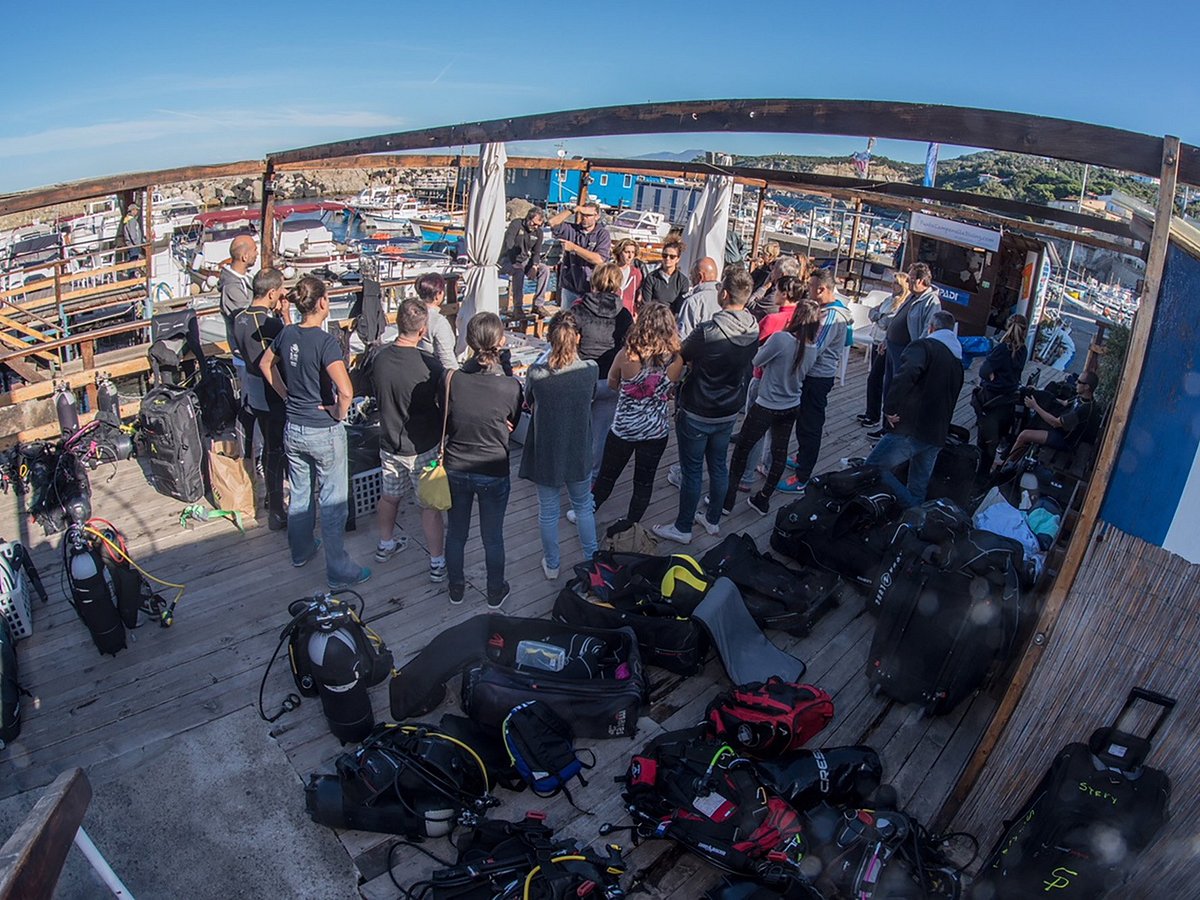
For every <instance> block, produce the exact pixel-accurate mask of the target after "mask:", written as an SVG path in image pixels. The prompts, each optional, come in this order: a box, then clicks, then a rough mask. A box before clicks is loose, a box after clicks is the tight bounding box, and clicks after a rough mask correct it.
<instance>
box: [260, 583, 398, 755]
mask: <svg viewBox="0 0 1200 900" xmlns="http://www.w3.org/2000/svg"><path fill="white" fill-rule="evenodd" d="M338 593H339V594H349V595H351V596H353V597H356V598H357V599H358V601H359V605H358V608H357V609H356V608H355V607H354V605H353V604H352V603H350V602H347V601H345V600H342V599H340V598H339V597H338V596H335V595H334V594H318V595H317V596H315V597H312V598H311V599H304V600H296V601H294V602H292V603H291V604H289V605H288V612H289V613H290V614H291V616H292V620H291V621H290V622H289V623H288V624H287V625H286V626H285V627H284V629H283V632H282V633H281V634H280V636H279V646H278V647H276V649H275V655H274V656H272V657H271V662H269V663H267V669H266V671H265V672H264V673H263V680H262V684H261V685H260V686H259V715H261V716H262V718H263V719H264V720H266V721H268V722H273V721H275V719H278V718H279V716H280V715H282V714H283V713H285V712H288V711H290V710H292V709H295V708H296V706H298V705H299V704H300V697H298V696H296V695H290V696H289V697H288V698H287V699H286V700H285V701H284V703H283V708H282V710H281V711H280V712H279V713H277V714H276V715H275V716H274V717H273V718H272V717H268V716H267V714H266V711H265V710H264V709H263V705H262V695H263V690H264V689H265V686H266V683H267V676H268V675H269V674H270V672H271V666H272V665H273V664H274V662H275V659H276V657H277V656H278V655H279V651H280V650H281V649H282V647H283V644H284V642H287V644H288V661H289V662H290V664H291V669H292V678H293V680H294V681H295V683H296V690H298V691H299V692H300V694H301V695H302V696H305V697H320V698H321V708H322V709H323V710H324V712H325V719H326V720H327V721H328V723H329V730H330V731H331V732H332V733H333V736H334V737H336V738H337V739H338V740H339V741H341V742H342V743H343V744H348V743H357V742H359V741H362V740H364V739H365V738H366V737H367V735H368V734H370V732H371V729H372V728H374V726H375V715H374V712H373V711H372V708H371V698H370V696H369V695H368V693H367V689H368V688H370V687H372V686H374V685H376V684H379V683H380V682H381V681H383V680H384V679H385V678H387V676H388V674H389V673H390V672H391V670H392V654H391V651H389V650H388V649H387V647H386V646H385V645H384V643H383V641H382V640H381V639H380V638H379V636H378V635H377V634H375V632H373V631H371V629H369V628H367V626H366V625H364V624H363V622H362V619H361V618H360V614H361V611H362V608H363V602H362V597H361V596H360V595H359V594H357V593H355V592H354V591H339V592H338Z"/></svg>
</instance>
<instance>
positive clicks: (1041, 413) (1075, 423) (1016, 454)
mask: <svg viewBox="0 0 1200 900" xmlns="http://www.w3.org/2000/svg"><path fill="white" fill-rule="evenodd" d="M1099 381H1100V379H1099V378H1097V377H1096V373H1095V372H1084V373H1083V374H1082V375H1080V376H1079V380H1078V381H1076V382H1075V399H1074V400H1072V401H1071V402H1070V403H1069V404H1068V405H1067V408H1066V409H1065V410H1063V411H1062V412H1061V413H1060V414H1059V415H1057V416H1056V415H1054V414H1053V413H1051V412H1049V411H1048V410H1046V409H1045V408H1044V407H1043V406H1042V405H1041V404H1040V403H1038V401H1037V398H1036V397H1026V398H1025V408H1026V409H1032V410H1033V411H1034V412H1035V413H1037V414H1038V418H1040V419H1041V420H1042V421H1043V422H1045V423H1046V424H1047V425H1048V426H1049V428H1026V429H1025V430H1024V431H1022V432H1021V433H1020V434H1018V435H1017V440H1016V441H1015V442H1014V443H1013V448H1012V452H1010V453H1009V454H1008V460H1007V462H1015V461H1016V460H1018V459H1020V458H1021V454H1023V453H1024V452H1025V448H1026V447H1028V446H1029V445H1030V444H1046V445H1048V446H1050V447H1053V448H1054V449H1056V450H1070V449H1071V448H1072V447H1073V446H1074V445H1075V444H1076V443H1077V441H1076V440H1074V438H1075V437H1076V436H1077V435H1078V434H1079V432H1080V431H1081V430H1082V429H1083V428H1084V427H1085V426H1086V425H1087V423H1088V422H1090V421H1091V419H1092V415H1093V413H1094V412H1095V409H1096V400H1095V398H1096V385H1097V384H1098V383H1099Z"/></svg>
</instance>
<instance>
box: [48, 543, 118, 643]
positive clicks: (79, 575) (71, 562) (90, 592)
mask: <svg viewBox="0 0 1200 900" xmlns="http://www.w3.org/2000/svg"><path fill="white" fill-rule="evenodd" d="M63 567H64V568H65V569H66V571H67V582H68V584H69V585H70V589H71V592H70V598H69V599H70V603H71V605H72V606H73V607H75V612H76V613H78V615H79V618H80V619H82V620H83V624H84V625H86V626H87V629H88V631H89V632H91V635H92V641H94V642H95V644H96V649H97V650H99V651H100V652H101V653H102V654H104V653H108V654H111V655H113V656H116V655H117V653H119V652H120V651H121V650H124V649H125V626H124V624H123V623H122V622H121V616H120V613H119V612H118V610H117V603H116V599H115V591H114V588H113V584H112V580H111V579H110V578H109V576H108V572H107V568H106V566H105V564H104V557H103V555H102V554H101V552H100V550H99V549H98V548H97V547H96V546H95V545H93V543H92V542H91V541H89V540H88V538H87V533H86V532H85V531H84V530H83V526H82V525H80V524H77V523H76V524H72V525H71V526H70V527H69V528H68V529H67V534H66V536H65V537H64V538H63Z"/></svg>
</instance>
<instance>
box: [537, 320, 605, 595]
mask: <svg viewBox="0 0 1200 900" xmlns="http://www.w3.org/2000/svg"><path fill="white" fill-rule="evenodd" d="M548 337H549V339H550V355H549V357H548V358H547V359H546V361H545V362H541V363H537V364H536V365H533V366H531V367H530V368H529V372H528V374H527V375H526V376H525V393H526V397H527V398H528V401H529V406H530V407H531V408H532V415H531V416H530V420H529V433H528V436H527V437H526V439H525V449H524V451H523V452H522V454H521V477H522V478H528V479H529V480H530V481H532V482H533V483H534V484H535V485H536V486H537V494H538V527H539V529H540V530H541V535H542V572H543V573H544V574H545V576H546V578H547V579H549V580H550V581H553V580H554V579H556V578H557V577H558V568H559V552H558V503H559V499H558V498H559V492H560V491H562V489H563V488H564V487H565V488H566V489H567V496H568V497H570V499H571V511H572V512H573V513H574V516H572V519H573V520H574V522H575V524H576V525H578V526H579V543H580V544H581V545H582V546H583V556H584V559H586V560H591V558H592V557H593V556H594V555H595V553H596V520H595V517H594V516H593V514H592V491H591V487H592V479H591V472H592V413H591V406H592V396H593V395H594V394H595V393H596V372H597V370H598V368H599V367H598V366H597V365H596V363H595V361H594V360H590V359H580V358H579V323H578V322H576V321H575V316H574V314H573V313H572V312H571V311H570V310H563V311H562V312H560V313H558V314H557V315H556V316H555V317H554V318H553V319H551V320H550V330H549V335H548Z"/></svg>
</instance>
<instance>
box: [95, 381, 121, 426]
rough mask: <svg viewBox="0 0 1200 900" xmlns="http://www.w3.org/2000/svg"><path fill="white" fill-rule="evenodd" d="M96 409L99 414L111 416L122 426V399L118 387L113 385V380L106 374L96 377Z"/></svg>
mask: <svg viewBox="0 0 1200 900" xmlns="http://www.w3.org/2000/svg"><path fill="white" fill-rule="evenodd" d="M96 409H97V410H98V411H99V412H102V413H108V414H110V415H111V416H113V417H114V419H115V421H116V422H117V423H118V424H120V422H121V397H120V395H119V394H118V393H117V386H116V385H115V384H113V380H112V379H111V378H109V377H108V375H107V374H105V373H104V372H101V373H99V374H98V375H96Z"/></svg>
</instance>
